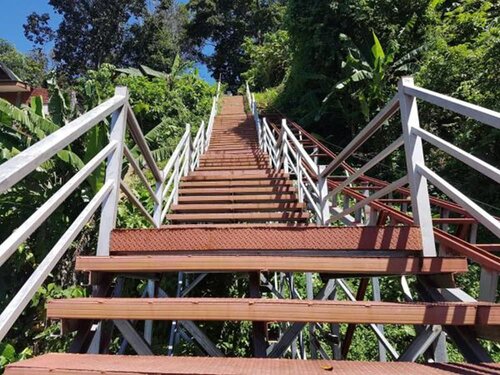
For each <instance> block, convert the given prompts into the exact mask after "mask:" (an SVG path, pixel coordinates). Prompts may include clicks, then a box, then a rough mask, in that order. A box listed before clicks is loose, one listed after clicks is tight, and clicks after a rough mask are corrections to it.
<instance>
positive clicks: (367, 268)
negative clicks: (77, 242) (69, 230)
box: [75, 253, 467, 275]
mask: <svg viewBox="0 0 500 375" xmlns="http://www.w3.org/2000/svg"><path fill="white" fill-rule="evenodd" d="M75 268H76V270H78V271H85V272H115V273H121V272H134V273H135V272H139V273H140V272H175V271H184V272H210V271H212V272H213V271H217V272H259V271H260V272H263V271H280V272H323V273H341V274H362V275H408V274H415V275H417V274H437V273H463V272H467V259H466V258H463V257H447V258H438V257H433V258H421V257H414V256H406V257H399V256H378V257H376V256H358V257H353V256H349V257H345V256H339V257H335V256H331V257H313V256H260V255H254V256H248V255H245V256H241V255H217V256H211V255H196V253H194V255H193V254H189V255H122V256H107V257H104V256H85V257H82V256H80V257H77V259H76V267H75Z"/></svg>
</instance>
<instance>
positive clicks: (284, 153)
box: [280, 119, 289, 173]
mask: <svg viewBox="0 0 500 375" xmlns="http://www.w3.org/2000/svg"><path fill="white" fill-rule="evenodd" d="M285 126H286V120H285V119H283V120H281V131H282V132H283V136H282V137H281V163H280V164H282V165H283V170H284V171H285V173H288V172H289V168H288V160H287V155H288V143H287V138H288V134H287V133H286V131H285Z"/></svg>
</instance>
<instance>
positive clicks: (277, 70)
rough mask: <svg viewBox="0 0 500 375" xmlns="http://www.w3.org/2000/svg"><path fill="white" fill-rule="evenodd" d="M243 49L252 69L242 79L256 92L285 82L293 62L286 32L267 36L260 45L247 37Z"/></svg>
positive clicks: (280, 31) (242, 75)
mask: <svg viewBox="0 0 500 375" xmlns="http://www.w3.org/2000/svg"><path fill="white" fill-rule="evenodd" d="M243 49H244V51H245V60H246V61H247V63H248V64H249V66H250V69H248V70H247V71H246V72H244V73H242V74H241V77H242V78H243V79H245V80H246V81H247V82H248V83H249V84H250V85H252V88H253V89H254V90H263V89H267V88H270V87H275V86H278V85H279V84H280V83H282V82H283V80H284V79H285V75H286V74H287V72H288V70H289V68H290V60H291V53H290V40H289V38H288V33H287V32H286V30H278V31H276V32H274V33H267V34H265V35H264V41H263V43H262V44H260V45H259V44H255V43H254V41H253V40H252V39H251V38H248V37H247V38H245V42H244V44H243Z"/></svg>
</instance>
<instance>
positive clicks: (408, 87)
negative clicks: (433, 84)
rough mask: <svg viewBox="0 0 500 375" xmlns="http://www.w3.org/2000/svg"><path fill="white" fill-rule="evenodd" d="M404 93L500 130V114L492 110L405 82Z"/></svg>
mask: <svg viewBox="0 0 500 375" xmlns="http://www.w3.org/2000/svg"><path fill="white" fill-rule="evenodd" d="M403 91H404V93H405V94H406V95H410V96H415V97H417V98H419V99H422V100H425V101H426V102H429V103H432V104H435V105H437V106H439V107H442V108H446V109H449V110H450V111H453V112H456V113H459V114H461V115H464V116H467V117H470V118H473V119H474V120H477V121H479V122H482V123H483V124H487V125H490V126H492V127H494V128H497V129H500V113H499V112H496V111H492V110H491V109H487V108H483V107H480V106H478V105H475V104H471V103H467V102H464V101H463V100H459V99H455V98H452V97H450V96H447V95H443V94H439V93H437V92H434V91H431V90H427V89H424V88H422V87H416V86H414V85H413V83H412V84H406V82H403Z"/></svg>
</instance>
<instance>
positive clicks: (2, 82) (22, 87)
mask: <svg viewBox="0 0 500 375" xmlns="http://www.w3.org/2000/svg"><path fill="white" fill-rule="evenodd" d="M30 90H31V87H30V86H29V85H28V84H27V83H26V82H23V81H22V80H21V79H20V78H19V77H18V76H17V75H16V74H15V73H14V72H13V71H12V70H10V69H9V68H8V67H7V66H6V65H5V64H4V63H1V62H0V92H28V91H30Z"/></svg>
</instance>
